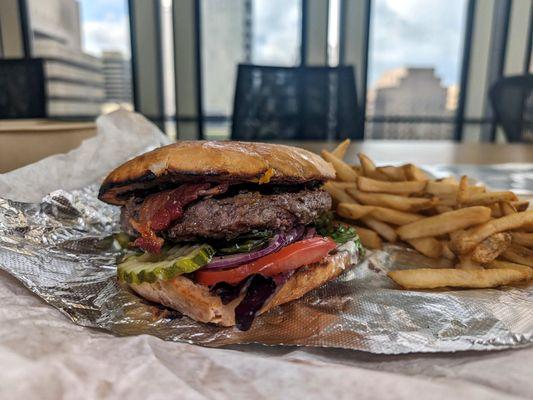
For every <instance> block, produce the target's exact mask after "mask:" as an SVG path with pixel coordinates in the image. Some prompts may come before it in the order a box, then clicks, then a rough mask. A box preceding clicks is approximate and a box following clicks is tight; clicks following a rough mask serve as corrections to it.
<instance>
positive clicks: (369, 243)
mask: <svg viewBox="0 0 533 400" xmlns="http://www.w3.org/2000/svg"><path fill="white" fill-rule="evenodd" d="M352 226H353V227H354V229H355V231H356V232H357V234H358V235H359V239H360V240H361V243H362V244H363V246H365V247H366V248H367V249H381V246H382V242H381V238H380V237H379V235H378V234H377V233H376V232H374V231H373V230H371V229H366V228H362V227H360V226H354V225H352Z"/></svg>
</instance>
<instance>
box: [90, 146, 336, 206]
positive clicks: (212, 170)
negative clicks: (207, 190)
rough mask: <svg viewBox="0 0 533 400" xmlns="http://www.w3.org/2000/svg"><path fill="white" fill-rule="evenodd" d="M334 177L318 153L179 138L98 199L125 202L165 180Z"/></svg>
mask: <svg viewBox="0 0 533 400" xmlns="http://www.w3.org/2000/svg"><path fill="white" fill-rule="evenodd" d="M334 178H335V170H334V169H333V167H332V166H331V165H330V164H329V163H327V162H326V161H324V160H323V159H322V158H321V157H319V156H318V155H317V154H314V153H311V152H309V151H307V150H303V149H300V148H297V147H291V146H285V145H279V144H268V143H251V142H233V141H232V142H229V141H228V142H217V141H180V142H176V143H173V144H170V145H168V146H164V147H160V148H158V149H155V150H152V151H150V152H148V153H145V154H142V155H140V156H138V157H135V158H133V159H131V160H129V161H127V162H126V163H124V164H122V165H121V166H119V167H118V168H116V169H115V170H113V171H112V172H111V173H110V174H109V175H108V176H107V178H106V179H105V180H104V182H103V183H102V186H101V187H100V192H99V195H98V198H99V199H100V200H102V201H105V202H107V203H111V204H123V203H124V202H125V201H126V200H127V198H128V197H129V195H130V194H131V192H132V191H134V190H137V189H146V188H149V187H153V186H155V185H157V184H160V183H163V182H185V181H214V182H223V181H232V182H235V181H236V182H254V183H259V182H260V183H267V182H268V183H281V184H283V183H285V184H299V183H306V182H311V181H325V180H328V179H334Z"/></svg>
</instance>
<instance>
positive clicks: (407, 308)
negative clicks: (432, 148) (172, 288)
mask: <svg viewBox="0 0 533 400" xmlns="http://www.w3.org/2000/svg"><path fill="white" fill-rule="evenodd" d="M529 171H530V170H529ZM439 172H440V173H442V172H443V170H442V169H440V170H439ZM529 182H531V181H529ZM526 186H527V185H526ZM522 189H524V190H525V191H526V192H527V193H529V194H531V191H530V190H531V189H532V188H531V187H522ZM96 193H97V186H94V185H93V186H89V187H86V188H84V189H82V190H74V191H70V192H67V191H62V190H59V191H55V192H53V193H51V194H50V195H48V196H46V197H45V198H43V200H42V201H41V202H40V203H38V204H30V203H19V202H14V201H9V200H2V199H0V268H2V269H4V270H6V271H7V272H8V273H10V274H12V275H13V276H15V277H16V278H18V279H19V280H20V281H21V282H22V283H23V284H24V285H25V286H26V287H27V288H28V289H29V290H31V291H32V292H34V293H35V294H37V295H38V296H40V297H41V298H43V299H44V300H45V301H46V302H47V303H49V304H50V305H52V306H54V307H56V308H57V309H59V310H60V311H61V312H63V313H64V314H66V315H67V316H68V317H69V318H70V319H71V320H72V321H74V322H75V323H76V324H79V325H82V326H87V327H93V328H101V329H104V330H107V331H109V332H112V333H114V334H116V335H138V334H150V335H155V336H158V337H160V338H162V339H165V340H172V341H182V342H188V343H193V344H198V345H205V346H214V347H217V346H224V345H230V344H244V343H259V344H264V345H298V346H315V347H337V348H345V349H354V350H361V351H367V352H371V353H381V354H400V353H411V352H444V351H462V350H491V349H505V348H512V347H520V346H526V345H530V344H532V343H533V313H532V312H531V310H532V307H533V285H529V286H521V287H504V288H500V289H498V290H493V289H489V290H468V291H467V290H454V291H406V290H400V289H398V288H396V287H395V285H394V283H393V282H392V281H391V280H390V279H389V278H387V276H386V273H387V271H389V270H393V269H399V268H408V267H413V266H419V267H423V266H428V265H430V264H431V260H428V259H426V258H424V257H423V256H420V255H418V254H417V253H415V252H414V251H411V250H409V249H406V248H403V247H400V246H388V247H386V248H385V249H384V250H382V251H374V252H368V253H367V257H366V259H365V260H364V261H363V262H362V263H360V264H359V265H357V266H355V267H354V268H352V269H351V270H348V271H347V272H345V273H344V274H343V275H341V276H340V277H339V278H338V279H337V280H335V281H332V282H329V283H328V284H327V285H325V286H323V287H321V288H319V289H317V290H314V291H312V292H310V293H308V294H307V295H306V296H304V297H303V298H302V299H300V300H297V301H294V302H291V303H289V304H285V305H283V306H281V307H277V308H275V309H274V310H272V311H271V312H269V313H267V314H265V315H262V316H260V317H258V318H256V320H255V321H254V324H253V326H252V328H251V329H250V330H249V331H246V332H241V331H239V330H237V329H236V328H223V327H217V326H214V325H208V324H202V323H197V322H195V321H193V320H191V319H190V318H188V317H186V316H182V315H180V314H179V313H177V312H174V311H171V310H168V309H165V308H162V307H159V306H156V305H154V304H151V303H148V302H147V301H145V300H143V299H141V298H139V297H138V296H136V295H134V294H133V293H132V292H130V291H129V290H127V289H125V288H123V287H121V286H119V285H118V284H117V281H116V278H115V274H116V260H117V257H118V256H119V254H120V251H119V249H118V247H117V245H116V243H115V241H114V239H113V236H112V235H113V233H115V232H117V231H118V229H119V226H118V217H119V210H118V208H117V207H112V206H109V205H106V204H104V203H101V202H100V201H98V200H97V199H96Z"/></svg>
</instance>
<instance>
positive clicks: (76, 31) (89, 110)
mask: <svg viewBox="0 0 533 400" xmlns="http://www.w3.org/2000/svg"><path fill="white" fill-rule="evenodd" d="M28 13H29V19H30V29H31V34H32V37H33V40H32V56H33V57H36V58H43V59H44V69H45V71H44V72H45V79H46V89H47V101H48V103H47V108H48V115H49V116H51V117H93V116H96V115H98V114H100V111H101V106H102V104H103V102H104V99H105V94H104V77H103V74H102V62H101V60H100V59H99V58H97V57H93V56H91V55H89V54H86V53H84V52H83V51H82V47H81V29H80V10H79V4H78V2H77V1H76V0H29V1H28Z"/></svg>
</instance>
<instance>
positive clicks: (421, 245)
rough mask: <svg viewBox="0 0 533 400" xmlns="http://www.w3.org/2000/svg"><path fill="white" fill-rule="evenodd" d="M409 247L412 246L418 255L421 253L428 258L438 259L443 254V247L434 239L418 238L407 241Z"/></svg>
mask: <svg viewBox="0 0 533 400" xmlns="http://www.w3.org/2000/svg"><path fill="white" fill-rule="evenodd" d="M407 243H409V244H410V245H411V246H413V247H414V248H415V249H416V250H418V252H419V253H422V254H423V255H425V256H426V257H429V258H439V257H440V256H441V255H442V252H443V245H442V243H441V242H439V241H438V240H437V239H434V238H430V237H427V238H420V239H411V240H408V241H407Z"/></svg>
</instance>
